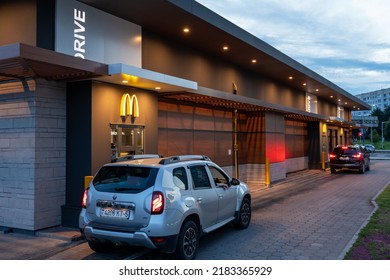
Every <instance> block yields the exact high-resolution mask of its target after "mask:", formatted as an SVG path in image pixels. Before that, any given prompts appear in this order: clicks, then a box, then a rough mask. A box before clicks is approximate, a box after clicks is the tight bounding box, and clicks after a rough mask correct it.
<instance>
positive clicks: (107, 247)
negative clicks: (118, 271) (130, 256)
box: [88, 241, 115, 253]
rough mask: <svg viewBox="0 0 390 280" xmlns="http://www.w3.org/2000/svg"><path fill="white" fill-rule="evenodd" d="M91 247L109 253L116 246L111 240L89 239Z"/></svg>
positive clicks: (96, 250) (98, 251) (99, 251)
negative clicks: (96, 240) (95, 240)
mask: <svg viewBox="0 0 390 280" xmlns="http://www.w3.org/2000/svg"><path fill="white" fill-rule="evenodd" d="M88 245H89V248H91V249H92V250H93V251H95V252H97V253H108V252H110V251H112V250H114V248H115V244H113V243H109V242H94V241H88Z"/></svg>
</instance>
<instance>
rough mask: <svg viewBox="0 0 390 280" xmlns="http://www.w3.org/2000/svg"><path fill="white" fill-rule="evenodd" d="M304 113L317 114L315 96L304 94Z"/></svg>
mask: <svg viewBox="0 0 390 280" xmlns="http://www.w3.org/2000/svg"><path fill="white" fill-rule="evenodd" d="M306 112H309V113H314V114H317V96H315V95H313V94H310V93H306Z"/></svg>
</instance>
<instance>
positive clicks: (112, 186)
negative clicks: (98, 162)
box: [93, 166, 158, 193]
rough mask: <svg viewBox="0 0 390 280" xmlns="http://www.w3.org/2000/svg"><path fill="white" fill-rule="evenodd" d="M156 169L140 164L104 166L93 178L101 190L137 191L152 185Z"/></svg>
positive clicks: (94, 183) (97, 187) (96, 186)
mask: <svg viewBox="0 0 390 280" xmlns="http://www.w3.org/2000/svg"><path fill="white" fill-rule="evenodd" d="M157 172H158V169H157V168H150V167H140V166H104V167H102V168H101V169H100V170H99V172H98V173H97V174H96V176H95V178H94V179H93V185H94V186H95V189H96V190H97V191H101V192H124V193H138V192H141V191H143V190H146V189H147V188H150V187H151V186H153V185H154V183H155V181H156V176H157Z"/></svg>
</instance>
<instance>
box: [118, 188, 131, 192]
mask: <svg viewBox="0 0 390 280" xmlns="http://www.w3.org/2000/svg"><path fill="white" fill-rule="evenodd" d="M134 190H135V189H134V188H115V191H117V192H125V191H134Z"/></svg>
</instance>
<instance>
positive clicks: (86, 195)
mask: <svg viewBox="0 0 390 280" xmlns="http://www.w3.org/2000/svg"><path fill="white" fill-rule="evenodd" d="M87 200H88V190H85V191H84V194H83V200H82V201H81V207H82V208H87Z"/></svg>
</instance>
